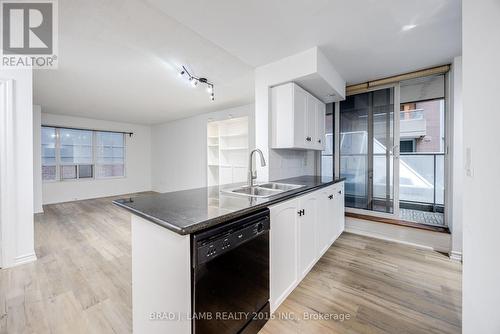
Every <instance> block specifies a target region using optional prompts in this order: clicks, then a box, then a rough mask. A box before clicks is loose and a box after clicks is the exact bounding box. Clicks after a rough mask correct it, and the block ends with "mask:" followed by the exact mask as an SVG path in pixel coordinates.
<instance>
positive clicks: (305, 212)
mask: <svg viewBox="0 0 500 334" xmlns="http://www.w3.org/2000/svg"><path fill="white" fill-rule="evenodd" d="M298 216H299V217H298V220H297V221H298V224H297V225H298V233H297V239H298V243H299V247H298V249H297V251H298V254H299V255H298V260H299V264H298V267H299V271H298V277H299V279H302V278H303V277H304V276H306V275H307V273H308V272H309V270H311V268H312V267H313V266H314V264H315V263H316V260H317V259H318V252H317V246H316V244H317V240H316V239H317V231H316V230H317V228H316V225H317V224H318V219H317V217H318V194H316V193H315V192H313V193H311V194H308V195H305V196H304V197H301V198H299V212H298Z"/></svg>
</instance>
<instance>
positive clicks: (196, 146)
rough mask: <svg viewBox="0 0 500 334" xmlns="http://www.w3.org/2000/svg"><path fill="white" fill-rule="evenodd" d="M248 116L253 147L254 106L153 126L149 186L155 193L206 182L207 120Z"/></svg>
mask: <svg viewBox="0 0 500 334" xmlns="http://www.w3.org/2000/svg"><path fill="white" fill-rule="evenodd" d="M229 115H231V116H232V117H241V116H248V117H249V141H250V143H249V146H250V147H251V148H253V147H254V146H255V139H254V136H253V134H254V133H255V130H254V105H253V104H250V105H245V106H241V107H237V108H231V109H226V110H221V111H216V112H212V113H207V114H203V115H198V116H194V117H190V118H185V119H180V120H176V121H173V122H168V123H164V124H159V125H154V126H152V130H151V142H152V151H151V152H152V164H151V170H152V188H153V190H154V191H158V192H168V191H176V190H183V189H191V188H199V187H205V186H206V185H207V122H208V121H209V119H210V120H214V121H216V120H223V119H227V118H228V117H229Z"/></svg>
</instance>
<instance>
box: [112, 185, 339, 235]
mask: <svg viewBox="0 0 500 334" xmlns="http://www.w3.org/2000/svg"><path fill="white" fill-rule="evenodd" d="M343 180H344V179H343V178H342V179H332V178H328V177H320V176H300V177H294V178H289V179H283V180H276V181H273V182H278V183H289V184H300V185H304V187H302V188H299V189H296V190H292V191H288V192H283V193H280V194H278V195H275V196H272V197H268V198H251V197H246V196H241V195H234V194H228V193H225V192H221V190H223V189H228V188H234V187H237V186H240V185H242V184H241V183H240V184H232V185H224V186H213V187H205V188H198V189H189V190H182V191H175V192H169V193H158V194H151V195H144V196H139V197H133V198H124V199H118V200H115V201H113V203H115V204H116V205H118V206H120V207H122V208H125V209H126V210H128V211H130V212H132V213H134V214H135V215H137V216H140V217H142V218H144V219H147V220H150V221H152V222H154V223H156V224H158V225H160V226H163V227H165V228H167V229H169V230H171V231H173V232H176V233H178V234H181V235H185V234H191V233H195V232H199V231H202V230H204V229H206V228H209V227H212V226H215V225H217V224H220V223H223V222H226V221H228V220H230V219H233V218H236V217H239V216H242V215H245V214H248V213H251V212H253V211H257V210H260V209H262V208H265V207H267V206H270V205H272V204H276V203H279V202H281V201H284V200H287V199H290V198H293V197H296V196H299V195H303V194H305V193H308V192H311V191H313V190H317V189H320V188H323V187H326V186H329V185H331V184H334V183H337V182H341V181H343Z"/></svg>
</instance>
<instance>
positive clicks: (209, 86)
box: [179, 66, 215, 101]
mask: <svg viewBox="0 0 500 334" xmlns="http://www.w3.org/2000/svg"><path fill="white" fill-rule="evenodd" d="M184 75H187V77H188V80H189V82H190V83H191V85H192V86H193V87H196V86H197V85H198V83H200V82H201V83H202V84H205V85H206V86H207V92H208V93H209V94H210V100H211V101H215V94H214V84H213V83H211V82H210V81H208V79H207V78H199V77H197V76H194V75H192V74H191V73H189V71H188V70H187V69H186V67H185V66H182V69H181V70H180V71H179V76H181V77H183V76H184Z"/></svg>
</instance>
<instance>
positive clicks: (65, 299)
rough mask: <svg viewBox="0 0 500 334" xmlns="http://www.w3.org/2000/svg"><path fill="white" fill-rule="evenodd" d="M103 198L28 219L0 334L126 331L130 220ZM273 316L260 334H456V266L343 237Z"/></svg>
mask: <svg viewBox="0 0 500 334" xmlns="http://www.w3.org/2000/svg"><path fill="white" fill-rule="evenodd" d="M111 200H112V198H104V199H96V200H88V201H79V202H72V203H64V204H55V205H48V206H45V214H43V215H37V216H36V218H35V245H36V253H37V256H38V260H37V261H36V262H33V263H29V264H25V265H21V266H18V267H15V268H10V269H1V270H0V333H2V334H4V333H9V334H17V333H71V334H73V333H97V334H98V333H119V334H122V333H131V331H132V320H131V319H132V308H131V258H130V247H131V245H130V222H129V220H130V219H129V213H127V212H126V211H125V210H123V209H120V208H118V207H115V206H113V205H112V204H111ZM304 314H306V315H308V316H310V317H313V316H316V317H318V316H319V315H322V316H323V317H324V316H327V315H330V316H331V317H339V316H341V315H347V314H348V315H349V316H350V318H349V320H344V321H340V320H335V319H333V320H332V319H331V320H325V319H319V320H305V319H303V318H304ZM277 315H278V317H277V318H276V319H273V320H270V321H269V322H268V323H267V324H266V326H265V327H264V328H263V330H262V331H261V333H263V334H267V333H459V332H460V331H461V329H460V323H461V265H460V264H459V263H455V262H452V261H450V260H449V259H448V258H447V257H446V256H444V255H442V254H439V253H436V252H431V251H428V250H422V249H416V248H413V247H409V246H404V245H398V244H395V243H390V242H384V241H380V240H376V239H370V238H366V237H361V236H356V235H353V234H347V233H345V234H343V235H342V236H341V237H340V239H339V240H338V241H337V242H336V243H335V244H334V246H332V247H331V248H330V249H329V250H328V252H327V253H326V254H325V256H323V258H322V259H321V260H320V261H319V262H318V263H317V264H316V266H315V267H314V268H313V270H312V271H311V272H310V273H309V275H308V276H307V277H306V278H305V279H304V281H303V282H302V283H301V284H300V285H299V287H298V288H297V289H296V290H295V291H294V292H292V294H291V295H290V296H289V297H288V298H287V300H286V301H285V302H284V303H283V304H282V305H281V306H280V308H279V309H278V311H277ZM287 316H288V318H289V319H285V317H287ZM280 317H281V318H280ZM140 334H142V333H140Z"/></svg>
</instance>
